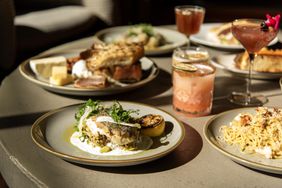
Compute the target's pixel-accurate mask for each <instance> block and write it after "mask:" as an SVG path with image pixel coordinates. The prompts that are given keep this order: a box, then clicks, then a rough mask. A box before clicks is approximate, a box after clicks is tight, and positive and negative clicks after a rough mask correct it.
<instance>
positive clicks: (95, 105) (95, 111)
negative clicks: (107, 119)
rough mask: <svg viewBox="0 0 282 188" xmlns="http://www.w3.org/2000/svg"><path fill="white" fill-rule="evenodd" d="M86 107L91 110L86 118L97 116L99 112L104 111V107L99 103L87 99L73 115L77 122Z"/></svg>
mask: <svg viewBox="0 0 282 188" xmlns="http://www.w3.org/2000/svg"><path fill="white" fill-rule="evenodd" d="M86 107H90V108H91V113H90V114H89V115H88V117H89V116H92V115H94V114H98V113H99V112H100V111H102V110H103V109H104V107H103V106H102V105H101V104H100V101H93V100H91V99H89V100H88V101H87V102H86V103H84V104H83V105H82V106H81V107H80V108H79V109H78V111H77V112H76V113H75V119H76V120H77V121H79V120H80V118H81V116H82V115H83V114H84V112H85V109H86Z"/></svg>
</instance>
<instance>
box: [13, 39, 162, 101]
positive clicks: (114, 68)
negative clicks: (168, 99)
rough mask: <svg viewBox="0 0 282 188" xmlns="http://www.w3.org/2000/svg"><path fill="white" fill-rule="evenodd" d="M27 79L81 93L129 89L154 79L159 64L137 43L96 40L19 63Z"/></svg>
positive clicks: (64, 91)
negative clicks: (99, 42) (107, 43)
mask: <svg viewBox="0 0 282 188" xmlns="http://www.w3.org/2000/svg"><path fill="white" fill-rule="evenodd" d="M19 70H20V73H21V74H22V76H23V77H24V78H26V79H27V80H29V81H31V82H33V83H35V84H36V85H38V86H40V87H43V88H44V89H46V90H49V91H52V92H55V93H60V94H66V95H78V96H102V95H112V94H117V93H122V92H126V91H129V90H133V89H136V88H139V87H142V86H144V85H145V84H147V83H149V82H151V81H152V80H153V79H155V78H156V77H157V75H158V72H159V69H158V67H157V65H156V64H155V63H154V62H153V61H152V60H151V59H149V58H147V57H146V56H145V55H144V48H143V46H141V45H138V44H130V45H129V44H109V45H106V44H97V43H94V44H93V45H92V46H91V47H90V48H88V49H76V50H71V51H66V52H62V53H56V54H47V55H46V54H45V55H44V56H42V55H38V56H35V57H32V58H31V59H28V60H26V61H24V62H23V63H22V64H21V65H20V66H19Z"/></svg>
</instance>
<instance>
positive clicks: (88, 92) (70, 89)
mask: <svg viewBox="0 0 282 188" xmlns="http://www.w3.org/2000/svg"><path fill="white" fill-rule="evenodd" d="M81 51H82V50H69V51H65V52H61V53H56V54H48V55H44V56H42V55H38V56H35V57H32V58H31V59H39V58H44V57H52V56H65V57H76V56H78V54H79V52H81ZM29 60H30V59H28V60H26V61H24V62H23V63H22V64H21V65H20V66H19V70H20V73H21V75H22V76H23V77H24V78H26V79H27V80H29V81H31V82H32V83H34V84H36V85H38V86H40V87H42V88H44V89H46V90H49V91H52V92H55V93H60V94H66V95H76V96H103V95H113V94H118V93H123V92H126V91H130V90H133V89H136V88H140V87H142V86H144V85H146V84H148V83H149V82H151V81H152V80H154V79H155V78H156V77H157V75H158V73H159V68H158V66H157V65H156V63H154V62H153V61H152V60H151V59H150V58H147V57H143V58H141V59H140V63H141V68H142V73H143V76H142V78H141V80H140V81H138V82H135V83H130V84H127V85H125V86H117V85H111V86H109V87H106V88H97V89H90V88H76V87H74V86H73V84H67V85H64V86H57V85H53V84H50V83H49V80H47V79H43V78H40V77H38V76H36V74H35V73H34V72H33V71H32V70H31V68H30V66H29Z"/></svg>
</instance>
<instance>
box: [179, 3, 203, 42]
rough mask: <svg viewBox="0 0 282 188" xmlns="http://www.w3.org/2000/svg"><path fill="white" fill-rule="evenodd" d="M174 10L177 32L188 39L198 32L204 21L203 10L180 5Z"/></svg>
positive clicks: (193, 6) (192, 6)
mask: <svg viewBox="0 0 282 188" xmlns="http://www.w3.org/2000/svg"><path fill="white" fill-rule="evenodd" d="M174 10H175V19H176V26H177V30H178V31H179V32H181V33H183V34H185V35H186V36H187V37H188V39H189V37H190V35H193V34H196V33H198V32H199V30H200V27H201V25H202V23H203V21H204V17H205V8H203V7H200V6H195V5H180V6H176V7H175V9H174Z"/></svg>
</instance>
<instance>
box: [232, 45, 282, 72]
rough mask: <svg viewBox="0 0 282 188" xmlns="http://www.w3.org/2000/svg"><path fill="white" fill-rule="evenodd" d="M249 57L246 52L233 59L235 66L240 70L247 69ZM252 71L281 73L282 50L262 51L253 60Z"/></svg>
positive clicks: (265, 49)
mask: <svg viewBox="0 0 282 188" xmlns="http://www.w3.org/2000/svg"><path fill="white" fill-rule="evenodd" d="M249 64H250V62H249V56H248V53H247V52H244V53H241V54H238V55H237V56H236V57H235V66H236V67H237V68H239V69H241V70H248V69H249ZM253 70H254V71H257V72H272V73H277V72H282V49H279V50H269V49H267V48H264V49H262V50H261V51H259V52H258V53H257V56H256V57H255V59H254V65H253Z"/></svg>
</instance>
